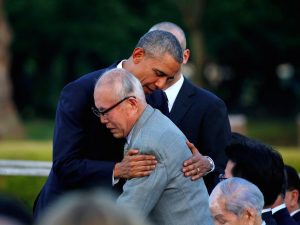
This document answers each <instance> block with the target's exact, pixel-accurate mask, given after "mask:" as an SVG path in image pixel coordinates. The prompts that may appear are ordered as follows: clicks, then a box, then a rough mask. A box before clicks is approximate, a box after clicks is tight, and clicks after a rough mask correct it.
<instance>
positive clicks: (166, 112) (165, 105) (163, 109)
mask: <svg viewBox="0 0 300 225" xmlns="http://www.w3.org/2000/svg"><path fill="white" fill-rule="evenodd" d="M161 95H162V106H161V112H162V113H163V114H164V115H166V116H168V117H169V114H170V112H169V106H168V105H169V104H168V97H167V95H166V92H164V91H161Z"/></svg>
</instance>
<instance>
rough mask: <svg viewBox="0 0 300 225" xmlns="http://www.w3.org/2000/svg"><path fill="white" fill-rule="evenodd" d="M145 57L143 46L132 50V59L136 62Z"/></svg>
mask: <svg viewBox="0 0 300 225" xmlns="http://www.w3.org/2000/svg"><path fill="white" fill-rule="evenodd" d="M144 57H145V50H144V49H143V48H139V47H138V48H135V49H134V50H133V52H132V59H133V62H134V64H138V63H139V62H141V61H142V60H143V59H144Z"/></svg>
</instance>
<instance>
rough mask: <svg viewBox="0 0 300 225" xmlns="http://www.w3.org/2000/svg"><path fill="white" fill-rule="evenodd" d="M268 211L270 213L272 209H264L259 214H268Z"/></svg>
mask: <svg viewBox="0 0 300 225" xmlns="http://www.w3.org/2000/svg"><path fill="white" fill-rule="evenodd" d="M270 211H271V212H272V209H271V208H266V209H263V210H262V211H261V212H262V213H265V212H270Z"/></svg>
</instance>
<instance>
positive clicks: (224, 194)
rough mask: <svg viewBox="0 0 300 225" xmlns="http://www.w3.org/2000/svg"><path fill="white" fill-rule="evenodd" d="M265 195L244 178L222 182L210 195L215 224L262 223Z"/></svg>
mask: <svg viewBox="0 0 300 225" xmlns="http://www.w3.org/2000/svg"><path fill="white" fill-rule="evenodd" d="M263 206H264V197H263V194H262V193H261V191H260V190H259V189H258V188H257V187H256V186H255V185H254V184H252V183H250V182H249V181H247V180H245V179H243V178H238V177H234V178H229V179H226V180H223V181H222V182H220V183H219V184H218V185H217V186H216V187H215V188H214V189H213V191H212V193H211V195H210V197H209V207H210V210H211V213H212V215H213V218H214V221H215V224H216V225H218V224H227V225H240V224H243V225H262V224H265V222H264V221H263V220H262V218H261V211H262V208H263Z"/></svg>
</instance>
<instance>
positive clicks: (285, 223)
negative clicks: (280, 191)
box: [273, 208, 298, 225]
mask: <svg viewBox="0 0 300 225" xmlns="http://www.w3.org/2000/svg"><path fill="white" fill-rule="evenodd" d="M273 217H274V219H275V220H276V222H277V225H298V223H297V222H296V221H295V220H294V219H293V218H292V217H291V216H290V213H289V211H288V210H287V208H283V209H280V210H278V211H277V212H275V213H273Z"/></svg>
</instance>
